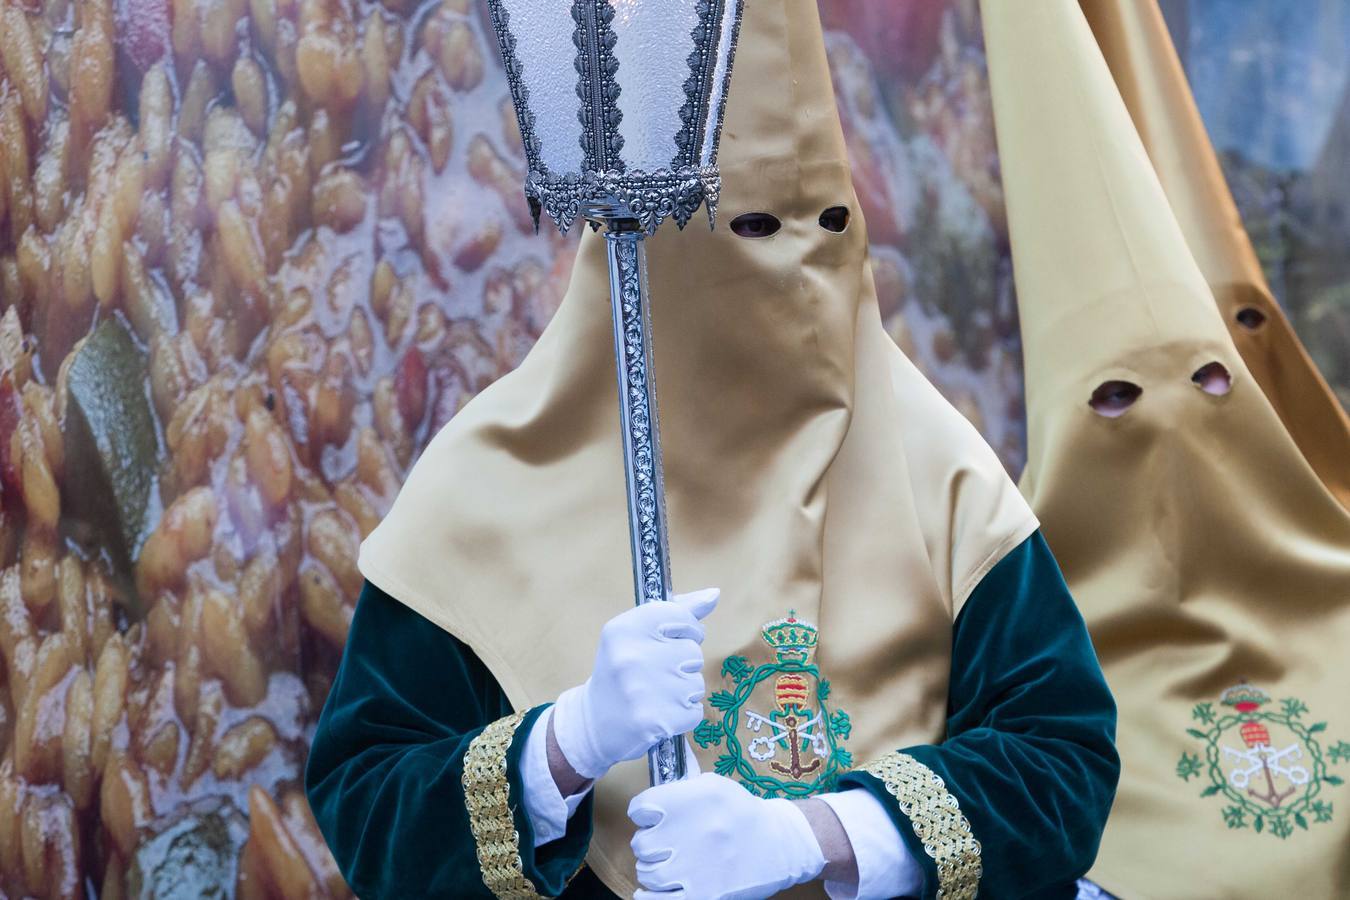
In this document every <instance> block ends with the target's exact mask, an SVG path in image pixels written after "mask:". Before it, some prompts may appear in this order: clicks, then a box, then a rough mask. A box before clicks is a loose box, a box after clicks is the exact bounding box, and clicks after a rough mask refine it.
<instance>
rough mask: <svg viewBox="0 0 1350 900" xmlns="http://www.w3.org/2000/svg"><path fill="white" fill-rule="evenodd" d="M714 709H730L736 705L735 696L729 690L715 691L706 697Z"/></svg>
mask: <svg viewBox="0 0 1350 900" xmlns="http://www.w3.org/2000/svg"><path fill="white" fill-rule="evenodd" d="M708 702H709V703H711V704H712V706H713V708H714V709H731V707H733V706H735V705H736V696H735V695H734V694H732V693H731V691H717V692H716V693H714V694H713V695H712V696H711V697H709V698H708Z"/></svg>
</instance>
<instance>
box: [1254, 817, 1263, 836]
mask: <svg viewBox="0 0 1350 900" xmlns="http://www.w3.org/2000/svg"><path fill="white" fill-rule="evenodd" d="M1252 827H1253V828H1255V829H1256V833H1257V834H1260V833H1261V832H1262V831H1264V830H1265V827H1266V818H1265V816H1257V817H1256V821H1254V822H1252Z"/></svg>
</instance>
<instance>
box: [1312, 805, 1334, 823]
mask: <svg viewBox="0 0 1350 900" xmlns="http://www.w3.org/2000/svg"><path fill="white" fill-rule="evenodd" d="M1310 809H1312V814H1313V821H1315V822H1330V821H1331V804H1330V803H1328V802H1327V801H1325V800H1314V801H1313V805H1312V806H1311V807H1310Z"/></svg>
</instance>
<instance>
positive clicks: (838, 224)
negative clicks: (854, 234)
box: [820, 206, 848, 234]
mask: <svg viewBox="0 0 1350 900" xmlns="http://www.w3.org/2000/svg"><path fill="white" fill-rule="evenodd" d="M820 227H821V228H824V229H825V230H826V231H833V232H834V233H835V234H839V233H841V232H842V231H843V230H844V229H845V228H847V227H848V207H847V206H831V207H830V208H829V209H827V210H825V211H824V212H823V213H821V214H820Z"/></svg>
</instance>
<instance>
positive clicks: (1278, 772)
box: [1223, 744, 1309, 809]
mask: <svg viewBox="0 0 1350 900" xmlns="http://www.w3.org/2000/svg"><path fill="white" fill-rule="evenodd" d="M1223 753H1224V756H1225V757H1228V758H1232V759H1236V760H1238V767H1237V768H1234V769H1233V770H1232V771H1231V772H1229V773H1228V780H1229V782H1230V783H1231V784H1232V785H1233V787H1235V788H1237V789H1238V790H1240V791H1242V790H1245V791H1246V792H1247V793H1248V794H1250V795H1251V796H1253V797H1255V798H1256V799H1258V800H1264V801H1265V802H1266V803H1269V804H1270V805H1271V807H1273V808H1276V809H1278V808H1279V806H1280V804H1281V803H1283V802H1284V801H1285V800H1286V799H1288V797H1289V795H1291V794H1293V793H1294V791H1295V790H1296V789H1297V788H1299V787H1301V786H1302V785H1305V784H1307V783H1308V779H1309V775H1308V770H1307V769H1305V768H1304V767H1303V766H1296V765H1289V764H1287V763H1293V762H1297V761H1299V760H1302V759H1303V748H1302V747H1300V746H1299V745H1298V744H1290V745H1289V746H1288V747H1285V748H1284V749H1283V750H1276V749H1275V748H1274V747H1271V746H1269V745H1267V744H1257V745H1256V746H1254V747H1250V748H1248V749H1246V750H1234V749H1233V748H1232V747H1224V748H1223ZM1244 766H1245V768H1244ZM1258 773H1263V774H1264V775H1265V781H1266V791H1265V792H1264V793H1261V792H1259V791H1257V790H1256V789H1255V788H1253V787H1251V781H1252V776H1254V775H1256V774H1258ZM1276 776H1279V777H1282V778H1284V779H1285V780H1286V781H1288V782H1289V784H1290V787H1289V788H1288V789H1287V790H1284V791H1278V790H1276V789H1275V778H1276Z"/></svg>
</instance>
